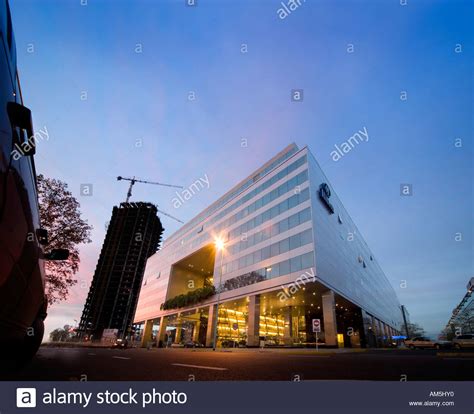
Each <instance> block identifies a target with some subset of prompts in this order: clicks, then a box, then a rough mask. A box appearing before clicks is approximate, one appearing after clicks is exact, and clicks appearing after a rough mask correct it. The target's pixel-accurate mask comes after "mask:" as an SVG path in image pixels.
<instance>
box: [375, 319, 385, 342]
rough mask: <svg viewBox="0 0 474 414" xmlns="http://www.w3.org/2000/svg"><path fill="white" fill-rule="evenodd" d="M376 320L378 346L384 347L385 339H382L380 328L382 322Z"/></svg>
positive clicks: (381, 329)
mask: <svg viewBox="0 0 474 414" xmlns="http://www.w3.org/2000/svg"><path fill="white" fill-rule="evenodd" d="M376 322H377V332H378V336H379V346H381V347H384V346H385V341H384V339H383V328H382V325H383V324H382V322H381V321H380V320H379V319H377V320H376Z"/></svg>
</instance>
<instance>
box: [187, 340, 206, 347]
mask: <svg viewBox="0 0 474 414" xmlns="http://www.w3.org/2000/svg"><path fill="white" fill-rule="evenodd" d="M184 347H185V348H203V347H204V345H203V344H201V343H199V342H196V341H188V342H185V343H184Z"/></svg>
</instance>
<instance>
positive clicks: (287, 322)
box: [283, 306, 293, 346]
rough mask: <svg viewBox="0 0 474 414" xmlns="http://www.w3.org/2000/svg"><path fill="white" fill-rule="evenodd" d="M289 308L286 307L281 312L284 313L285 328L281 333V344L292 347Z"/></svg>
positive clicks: (291, 323) (291, 320)
mask: <svg viewBox="0 0 474 414" xmlns="http://www.w3.org/2000/svg"><path fill="white" fill-rule="evenodd" d="M291 310H292V307H291V306H287V307H286V308H285V309H284V310H283V312H284V318H285V327H284V331H283V342H284V344H285V345H286V346H292V345H293V326H292V325H293V318H292V317H291Z"/></svg>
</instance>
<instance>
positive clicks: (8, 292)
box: [0, 1, 69, 369]
mask: <svg viewBox="0 0 474 414" xmlns="http://www.w3.org/2000/svg"><path fill="white" fill-rule="evenodd" d="M35 138H36V136H35V134H34V131H33V123H32V116H31V111H30V110H29V109H28V108H27V107H26V106H24V103H23V98H22V93H21V88H20V80H19V77H18V71H17V62H16V46H15V36H14V34H13V29H12V20H11V15H10V8H9V4H8V1H1V2H0V360H2V361H0V369H1V368H4V367H6V362H5V360H6V361H8V363H9V364H10V363H12V362H13V363H14V364H15V365H16V364H17V363H23V362H24V361H27V360H29V359H30V358H32V357H33V356H34V355H35V353H36V351H37V350H38V348H39V346H40V344H41V341H42V339H43V334H44V319H45V318H46V310H47V300H46V297H45V285H44V284H45V272H44V260H65V259H67V258H68V255H69V252H68V251H67V250H62V249H57V250H53V251H51V252H49V253H44V252H43V247H44V246H46V245H47V244H48V234H47V231H46V230H45V229H42V228H41V223H40V216H39V205H38V194H37V187H36V170H35V162H34V154H35V152H36V140H35Z"/></svg>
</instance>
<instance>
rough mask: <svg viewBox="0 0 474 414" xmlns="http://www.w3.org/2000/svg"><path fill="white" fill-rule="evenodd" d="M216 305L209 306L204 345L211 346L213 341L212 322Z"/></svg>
mask: <svg viewBox="0 0 474 414" xmlns="http://www.w3.org/2000/svg"><path fill="white" fill-rule="evenodd" d="M216 313H217V312H216V305H211V306H209V317H208V319H207V332H206V346H207V347H212V345H213V341H214V322H215V320H214V319H215V318H217V315H216Z"/></svg>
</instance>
